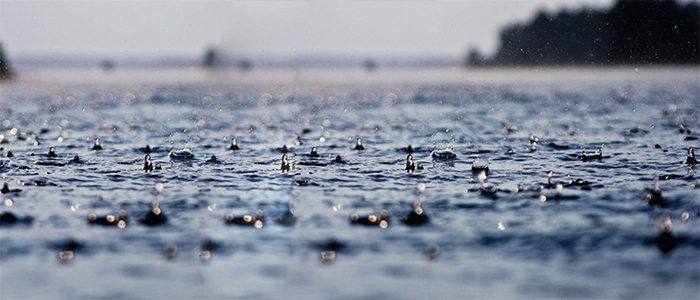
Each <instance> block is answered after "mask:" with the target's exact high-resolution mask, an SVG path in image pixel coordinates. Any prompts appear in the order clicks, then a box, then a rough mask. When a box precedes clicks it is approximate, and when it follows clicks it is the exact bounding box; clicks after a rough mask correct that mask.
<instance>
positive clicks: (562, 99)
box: [0, 69, 700, 298]
mask: <svg viewBox="0 0 700 300" xmlns="http://www.w3.org/2000/svg"><path fill="white" fill-rule="evenodd" d="M697 74H698V73H697V70H696V69H651V70H634V69H602V70H597V69H584V70H568V71H566V70H510V71H508V70H495V71H488V70H484V71H471V72H469V71H462V70H439V69H433V70H377V71H375V72H372V73H366V72H362V73H359V72H358V73H356V72H354V71H343V72H340V71H331V70H318V71H308V70H301V71H299V70H297V71H293V70H253V71H250V72H246V73H240V72H237V71H231V72H229V71H214V72H206V71H201V70H177V69H176V70H170V71H153V72H151V71H149V70H133V71H130V70H114V71H112V72H109V73H107V74H103V73H95V74H93V73H91V71H72V72H69V71H60V70H55V71H43V72H39V71H35V72H34V73H23V74H21V75H20V76H19V77H18V79H17V80H16V81H15V82H11V83H3V85H2V90H1V91H0V96H1V98H0V121H1V122H2V127H3V131H2V137H1V138H0V140H1V141H2V144H1V145H0V147H2V151H0V153H1V154H2V159H0V172H2V174H3V175H2V176H3V183H6V185H4V186H3V191H2V196H1V197H2V203H3V204H4V206H3V207H2V208H0V214H1V215H0V222H1V223H0V225H1V227H0V268H1V270H2V271H1V272H0V290H1V291H2V296H3V298H53V297H61V298H76V297H81V298H95V297H104V296H107V297H111V298H114V297H127V298H131V297H158V298H164V297H169V298H231V297H234V298H282V297H287V296H288V295H289V294H290V293H294V295H300V296H308V297H312V298H328V297H338V296H341V297H346V298H357V297H369V298H379V297H388V298H465V297H475V298H483V297H499V298H520V297H523V298H538V297H547V298H561V297H577V298H621V297H622V298H640V297H653V298H695V297H697V293H698V288H699V287H700V283H699V282H700V271H699V269H698V263H700V255H699V254H700V246H698V245H700V232H699V231H698V225H699V224H698V217H699V216H700V210H699V208H698V207H699V204H700V203H699V202H698V201H700V200H699V199H700V197H699V196H700V189H698V180H699V179H698V175H697V174H696V170H695V168H696V165H695V164H692V163H687V162H688V161H690V156H691V155H690V153H691V152H692V150H689V149H688V148H689V147H698V145H699V144H697V140H693V139H692V138H691V139H687V138H686V137H688V136H692V135H693V134H695V131H697V130H700V129H697V128H698V125H699V120H698V107H700V100H699V99H700V88H698V86H699V85H698V75H697ZM679 128H681V129H679ZM407 145H409V146H408V147H407ZM601 145H604V146H601ZM312 149H313V150H312ZM284 150H286V151H284ZM282 152H285V154H284V156H282V155H283V154H282ZM10 153H12V155H10ZM407 155H408V156H407ZM693 157H694V152H693ZM285 159H286V160H285ZM693 159H694V158H693ZM655 181H656V182H657V184H658V187H655V184H654V182H655ZM154 187H155V189H154ZM647 195H649V196H647ZM645 197H646V198H645ZM650 197H651V198H650ZM354 224H356V225H368V226H352V225H354ZM37 285H40V286H41V288H35V287H36V286H37Z"/></svg>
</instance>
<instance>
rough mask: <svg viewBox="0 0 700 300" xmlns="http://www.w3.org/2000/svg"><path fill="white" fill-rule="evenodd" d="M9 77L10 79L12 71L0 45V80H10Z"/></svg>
mask: <svg viewBox="0 0 700 300" xmlns="http://www.w3.org/2000/svg"><path fill="white" fill-rule="evenodd" d="M10 77H12V69H10V64H9V63H8V62H7V58H6V57H5V50H4V49H3V47H2V44H0V80H6V79H10Z"/></svg>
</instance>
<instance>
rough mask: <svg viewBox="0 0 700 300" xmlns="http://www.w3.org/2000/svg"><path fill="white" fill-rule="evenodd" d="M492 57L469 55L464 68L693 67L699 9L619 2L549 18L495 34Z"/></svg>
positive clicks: (699, 36)
mask: <svg viewBox="0 0 700 300" xmlns="http://www.w3.org/2000/svg"><path fill="white" fill-rule="evenodd" d="M500 42H501V45H500V48H499V49H498V50H497V51H496V54H495V55H494V56H493V57H484V56H483V55H482V54H481V53H479V52H478V50H476V49H471V50H470V51H469V54H468V56H467V60H466V63H467V65H469V66H514V65H548V66H558V65H624V64H699V63H700V55H699V53H700V45H699V43H700V5H698V3H695V2H693V3H679V2H676V1H671V0H662V1H626V0H620V1H617V2H616V3H615V5H614V6H613V7H612V8H611V9H610V10H607V11H605V10H596V9H591V8H583V9H580V10H578V11H566V10H564V11H560V12H558V13H556V14H553V15H549V14H547V13H546V12H544V11H540V12H539V13H538V14H537V16H535V18H534V19H532V20H531V21H529V22H528V23H525V24H514V25H511V26H508V27H506V28H504V29H503V30H502V31H501V33H500Z"/></svg>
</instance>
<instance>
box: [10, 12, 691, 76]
mask: <svg viewBox="0 0 700 300" xmlns="http://www.w3.org/2000/svg"><path fill="white" fill-rule="evenodd" d="M698 3H699V1H696V0H695V1H690V0H683V1H614V0H584V1H578V0H534V1H515V0H511V1H479V0H477V1H459V2H446V1H439V2H344V1H328V2H297V1H291V2H253V1H250V2H247V1H61V0H56V1H7V0H2V1H0V42H1V43H2V50H3V53H2V54H3V56H4V58H3V59H2V60H3V70H8V69H9V68H12V69H13V70H16V71H21V70H23V69H32V68H102V69H105V70H111V69H114V68H120V67H200V66H201V67H221V68H226V67H236V68H240V69H243V70H248V69H251V68H254V67H294V68H304V67H334V68H336V67H350V68H365V69H368V70H373V69H375V68H380V67H463V66H468V67H480V66H504V65H505V66H508V65H540V64H545V65H571V64H574V65H605V64H627V63H633V64H657V63H662V64H665V63H676V64H678V63H680V64H698V40H699V38H698V36H700V35H699V33H698V28H699V27H700V25H699V21H698V20H699V17H698V10H699V9H698ZM8 62H9V65H8ZM5 73H9V72H5Z"/></svg>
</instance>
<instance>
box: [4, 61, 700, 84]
mask: <svg viewBox="0 0 700 300" xmlns="http://www.w3.org/2000/svg"><path fill="white" fill-rule="evenodd" d="M659 74H667V75H669V76H682V77H686V78H687V77H688V76H695V77H698V78H699V79H700V66H687V65H681V66H669V65H663V66H604V67H559V68H556V67H499V68H476V69H465V68H455V67H452V68H446V67H439V68H380V69H377V70H375V71H372V72H367V71H365V70H362V69H359V68H354V69H353V68H338V69H327V68H322V69H314V68H308V69H294V68H255V69H252V70H249V71H241V70H238V69H214V70H211V69H204V68H119V69H115V70H111V71H103V70H100V69H57V68H53V69H33V70H28V71H24V72H22V73H18V74H17V76H16V77H15V78H14V80H13V81H8V82H3V83H1V84H3V85H5V84H7V85H12V84H17V85H21V84H23V83H37V82H43V83H47V84H59V85H61V84H66V85H89V84H125V85H139V84H159V83H180V84H211V85H226V84H241V85H243V84H255V85H271V84H302V83H303V84H308V83H312V84H331V85H353V84H362V85H372V84H387V83H388V84H431V83H441V84H445V83H450V84H468V83H478V82H482V81H491V82H493V81H502V82H542V83H546V82H547V81H548V80H549V79H551V77H552V76H556V77H557V78H567V79H571V80H574V81H582V80H583V81H592V82H598V81H606V80H612V81H616V80H623V79H625V78H635V79H638V78H643V77H649V78H654V77H658V75H659Z"/></svg>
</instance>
